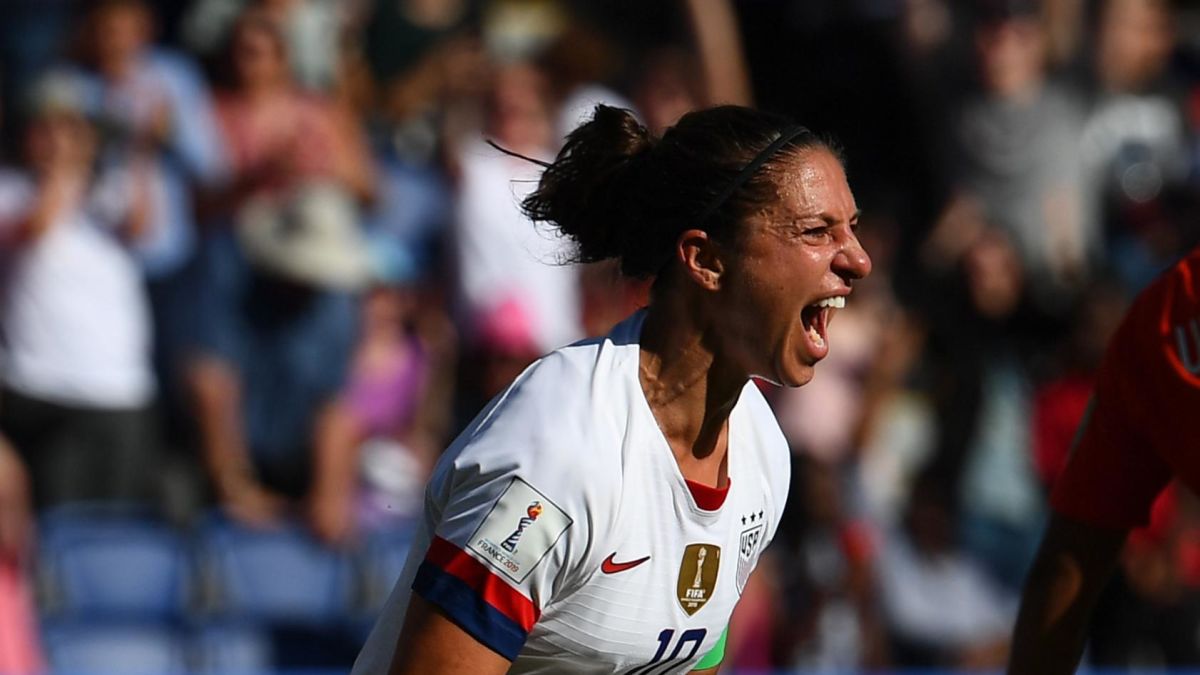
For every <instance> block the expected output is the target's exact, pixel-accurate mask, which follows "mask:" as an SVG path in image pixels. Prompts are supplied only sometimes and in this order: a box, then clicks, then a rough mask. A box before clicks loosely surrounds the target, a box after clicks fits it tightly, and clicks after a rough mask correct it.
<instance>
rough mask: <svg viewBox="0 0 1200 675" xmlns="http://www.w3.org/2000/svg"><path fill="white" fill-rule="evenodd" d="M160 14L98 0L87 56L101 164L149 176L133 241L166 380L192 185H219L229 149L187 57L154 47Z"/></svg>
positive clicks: (138, 0) (191, 226)
mask: <svg viewBox="0 0 1200 675" xmlns="http://www.w3.org/2000/svg"><path fill="white" fill-rule="evenodd" d="M154 20H155V17H154V14H153V12H152V10H151V9H150V7H149V6H148V5H147V4H146V3H145V2H144V1H143V0H101V1H100V2H97V3H95V4H94V5H93V6H92V7H91V9H90V11H89V13H88V14H87V18H86V21H85V23H84V26H83V29H84V30H83V40H82V56H83V59H84V62H85V64H86V66H87V67H88V69H89V70H88V72H89V75H90V77H89V82H90V84H91V85H92V86H94V87H95V89H96V95H97V96H98V97H99V99H100V101H99V105H100V115H101V119H102V122H103V126H102V129H103V131H104V133H103V134H102V136H101V139H100V140H101V143H102V146H101V156H102V158H103V161H104V164H105V165H106V166H109V165H110V166H114V167H119V168H123V169H124V170H131V169H133V168H135V167H136V170H138V171H140V172H142V173H143V174H144V175H145V176H146V177H147V181H148V187H149V190H150V196H151V199H150V203H149V213H148V215H147V218H146V223H145V227H144V228H143V231H142V233H141V234H140V236H138V237H137V238H136V239H134V240H132V241H131V242H130V244H131V246H132V248H133V251H134V252H135V253H136V255H137V256H138V258H139V259H140V261H141V263H142V269H143V271H144V273H145V275H146V279H147V282H148V287H149V295H150V301H151V310H152V317H153V321H154V329H155V330H154V336H155V348H156V349H155V351H156V357H157V358H156V370H157V371H158V376H159V382H160V383H163V384H169V383H170V382H171V381H172V374H173V372H174V365H173V359H174V358H175V357H177V356H178V355H177V354H176V345H178V343H179V341H180V339H181V336H180V335H179V334H178V329H179V327H180V326H181V325H183V320H182V319H181V318H180V316H179V314H180V313H181V312H185V311H187V307H186V303H185V301H184V298H182V297H181V293H183V290H182V288H181V286H182V283H183V282H182V277H183V276H184V267H185V266H186V265H187V264H188V263H189V262H190V261H191V260H192V257H193V255H194V253H195V248H196V244H195V241H196V236H197V235H196V223H195V222H194V216H193V213H194V211H195V204H194V203H193V199H192V193H193V187H200V188H209V189H211V188H213V187H215V186H216V185H217V184H218V183H219V182H220V181H221V180H222V178H223V177H224V173H225V157H224V152H223V148H222V138H221V135H220V132H219V130H218V128H217V121H216V117H215V115H214V112H213V106H212V100H211V98H210V95H209V90H208V85H207V83H205V82H204V81H203V79H202V78H201V75H200V73H199V72H198V71H197V69H196V68H195V66H194V65H193V64H192V62H191V61H190V60H189V59H188V58H187V57H186V56H184V55H183V54H180V53H177V52H173V51H170V50H167V49H164V48H161V47H155V46H152V44H151V39H152V37H153V29H154ZM162 391H163V394H164V397H165V398H167V399H171V396H170V394H171V393H173V392H172V390H171V389H170V387H164V388H163V389H162ZM171 402H172V403H174V401H173V400H171Z"/></svg>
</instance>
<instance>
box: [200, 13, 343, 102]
mask: <svg viewBox="0 0 1200 675" xmlns="http://www.w3.org/2000/svg"><path fill="white" fill-rule="evenodd" d="M359 4H361V3H360V2H355V1H353V0H351V1H341V2H339V1H337V0H197V1H196V2H194V3H192V7H191V8H190V10H189V11H188V12H187V14H186V15H185V16H184V17H183V28H182V32H183V40H184V42H186V43H187V44H188V45H189V46H190V47H191V48H192V50H194V51H195V52H196V53H198V54H201V55H203V56H208V57H214V56H216V55H218V54H220V53H221V51H222V50H223V49H224V48H225V46H226V44H227V42H228V39H229V37H230V36H231V35H232V34H233V32H234V30H235V26H236V25H237V22H238V20H239V18H240V17H241V16H242V15H243V14H244V13H245V12H246V11H247V10H257V11H260V12H262V13H263V14H265V15H266V16H268V17H270V19H271V20H272V21H274V22H275V23H276V24H278V25H279V27H280V31H281V34H282V35H283V38H284V41H285V42H286V43H287V54H288V64H289V67H290V69H291V73H292V78H293V80H294V81H295V83H296V84H297V85H298V86H300V87H301V88H304V89H310V90H313V91H321V92H329V91H331V90H332V89H334V88H335V87H336V86H337V84H338V83H339V81H338V75H340V74H341V71H340V68H341V59H340V56H341V51H340V50H341V42H342V31H343V29H344V28H345V26H346V24H347V22H348V20H349V14H350V13H351V11H352V10H353V9H354V8H355V6H357V5H359Z"/></svg>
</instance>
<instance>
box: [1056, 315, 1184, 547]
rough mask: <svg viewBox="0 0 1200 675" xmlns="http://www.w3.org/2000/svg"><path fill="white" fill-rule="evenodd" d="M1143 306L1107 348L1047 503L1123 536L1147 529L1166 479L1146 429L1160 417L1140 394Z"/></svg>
mask: <svg viewBox="0 0 1200 675" xmlns="http://www.w3.org/2000/svg"><path fill="white" fill-rule="evenodd" d="M1148 300H1149V298H1148V297H1144V298H1142V299H1141V300H1140V301H1139V303H1138V306H1135V307H1134V310H1132V311H1131V312H1130V314H1129V316H1127V317H1126V319H1125V321H1124V323H1123V324H1122V326H1121V328H1120V329H1119V330H1118V332H1117V334H1116V335H1115V336H1114V338H1113V340H1112V342H1111V343H1110V345H1109V348H1108V351H1107V353H1106V355H1105V359H1104V363H1103V364H1102V365H1101V368H1100V374H1099V377H1098V379H1097V382H1096V391H1095V393H1094V395H1093V397H1092V400H1091V402H1090V403H1089V405H1088V409H1087V412H1086V413H1085V414H1084V418H1083V421H1082V422H1081V423H1080V427H1079V431H1078V432H1077V434H1076V437H1075V444H1074V447H1073V448H1072V449H1071V454H1070V456H1069V457H1068V459H1067V464H1066V467H1065V468H1064V469H1063V472H1062V474H1061V476H1060V477H1059V479H1058V481H1057V482H1056V483H1055V485H1054V487H1053V492H1052V495H1051V505H1052V506H1053V508H1054V510H1055V511H1056V512H1058V513H1059V514H1061V515H1063V516H1066V517H1068V518H1071V519H1073V520H1078V521H1081V522H1085V523H1088V524H1091V525H1095V526H1097V527H1106V528H1112V529H1119V530H1124V529H1130V528H1133V527H1138V526H1141V525H1145V524H1146V523H1148V522H1149V519H1150V511H1151V508H1152V507H1153V504H1154V500H1155V498H1157V496H1158V494H1159V493H1160V492H1161V491H1162V490H1163V488H1165V487H1166V485H1167V483H1168V482H1169V481H1170V479H1171V475H1172V471H1171V467H1170V466H1169V465H1168V463H1167V461H1166V460H1165V459H1164V457H1163V455H1162V454H1161V452H1160V451H1161V448H1159V447H1157V446H1156V444H1155V442H1154V439H1153V438H1152V437H1151V434H1150V429H1149V427H1148V426H1147V425H1150V424H1153V423H1154V422H1153V421H1152V420H1153V419H1154V415H1155V414H1160V413H1161V411H1159V412H1158V413H1156V412H1155V410H1154V408H1155V407H1156V406H1155V404H1153V403H1152V402H1149V399H1148V397H1147V396H1146V394H1145V393H1144V392H1145V389H1146V382H1145V379H1146V378H1147V377H1148V376H1149V372H1148V371H1149V366H1148V362H1149V361H1150V359H1152V358H1153V356H1154V351H1153V349H1152V347H1151V345H1150V344H1147V343H1146V341H1145V340H1142V339H1139V335H1140V334H1141V332H1143V328H1144V327H1145V326H1146V325H1147V314H1148V313H1147V312H1146V307H1148V306H1150V305H1151V304H1152V303H1150V302H1149V301H1148Z"/></svg>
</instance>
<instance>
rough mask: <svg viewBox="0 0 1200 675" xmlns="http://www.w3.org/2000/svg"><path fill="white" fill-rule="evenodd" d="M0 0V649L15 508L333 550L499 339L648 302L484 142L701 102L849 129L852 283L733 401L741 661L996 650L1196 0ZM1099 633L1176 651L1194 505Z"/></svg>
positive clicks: (1179, 513) (1191, 174)
mask: <svg viewBox="0 0 1200 675" xmlns="http://www.w3.org/2000/svg"><path fill="white" fill-rule="evenodd" d="M3 12H4V19H3V21H2V22H0V139H2V147H3V151H2V154H0V165H2V167H3V168H0V336H2V339H0V433H2V434H3V438H0V561H2V562H0V596H2V597H0V670H6V669H7V670H10V671H12V672H24V671H22V670H21V669H22V668H30V669H36V665H32V666H31V665H29V664H37V663H38V662H39V656H38V655H37V654H36V640H35V639H33V637H32V634H33V633H34V632H36V626H35V624H34V623H31V622H30V621H32V619H33V618H34V617H28V618H29V619H30V621H27V622H26V624H27V628H25V629H22V628H20V627H19V626H21V625H22V623H21V622H20V621H15V620H14V621H8V620H4V619H3V617H5V616H20V615H21V613H22V612H25V614H30V613H31V612H30V607H31V605H30V603H29V601H28V599H27V595H26V594H24V592H12V593H9V592H7V591H3V588H4V587H6V585H8V584H11V585H12V586H13V587H14V588H18V589H20V588H21V587H22V586H24V587H26V589H27V588H28V586H29V580H30V579H36V578H37V576H38V574H39V562H38V557H37V555H36V552H37V522H38V518H39V516H44V515H45V514H48V513H53V512H54V511H55V510H56V509H62V508H64V507H69V506H71V505H77V504H95V503H112V504H138V505H140V506H142V507H145V508H150V509H153V510H155V511H156V512H158V513H160V514H161V515H162V516H163V517H164V518H165V519H166V520H168V521H169V522H171V523H174V524H175V526H176V527H179V528H183V529H186V528H188V527H190V526H191V525H193V524H194V523H195V522H197V520H198V519H199V518H201V517H202V516H203V515H204V514H206V513H210V512H212V511H213V510H214V509H219V510H220V511H222V512H224V513H225V514H226V515H227V516H228V517H230V518H232V519H233V520H235V521H237V522H240V523H242V524H244V525H246V526H249V527H252V528H262V529H267V530H269V529H270V528H274V527H280V526H283V525H284V524H287V523H293V524H294V523H303V524H304V527H306V528H307V530H308V531H309V532H310V533H311V536H313V537H314V538H315V539H316V540H318V541H320V542H321V543H322V545H323V546H327V547H333V548H338V549H354V548H355V547H356V546H360V545H361V542H363V541H364V540H365V538H366V537H368V536H369V535H370V533H372V532H377V531H383V530H394V529H403V528H406V527H408V524H409V523H410V522H411V519H412V518H413V517H414V516H415V515H416V514H417V512H418V510H419V508H420V500H421V491H422V487H423V483H424V480H425V478H426V475H427V473H428V471H429V469H430V468H431V466H432V463H433V462H434V461H435V460H436V458H437V456H438V453H439V452H440V451H441V449H442V448H444V447H445V445H446V444H447V442H448V441H449V440H450V439H451V438H453V436H454V434H455V433H456V432H457V430H458V429H461V428H462V427H463V426H464V425H465V424H466V422H467V421H469V420H470V418H471V417H472V416H473V415H474V414H475V413H476V412H477V411H478V410H479V409H480V408H481V407H482V406H483V404H484V403H485V402H486V401H487V400H488V399H489V398H490V397H492V396H493V395H494V394H496V393H497V392H499V391H501V390H502V389H503V388H504V387H505V386H506V385H507V383H508V382H510V381H511V380H512V378H513V377H515V376H516V374H518V373H519V372H520V371H521V370H522V369H523V368H524V367H525V366H526V365H527V364H529V363H530V362H531V361H532V360H533V359H535V358H536V357H537V356H538V355H539V354H541V353H544V352H546V351H548V350H551V349H554V348H556V347H558V346H561V345H563V344H566V343H569V342H571V341H573V340H575V339H577V338H580V337H583V336H587V335H597V334H603V333H604V332H606V331H607V330H608V328H609V327H610V326H612V325H613V324H614V323H616V322H617V321H619V320H620V319H622V318H624V317H625V316H626V315H627V314H628V313H629V312H631V311H632V310H633V309H635V308H636V307H638V306H640V305H641V304H643V303H644V302H645V300H646V297H647V296H646V293H647V288H646V286H645V285H644V284H634V283H629V282H625V281H622V280H621V279H620V278H619V277H618V275H617V271H616V270H615V269H614V268H613V267H612V266H610V265H606V264H595V265H589V266H580V265H572V264H567V263H566V262H565V261H566V260H569V259H570V251H569V250H568V249H566V248H564V244H563V242H562V241H561V240H560V239H559V238H557V237H556V236H555V235H554V233H553V232H551V231H548V230H546V229H545V228H542V227H539V226H536V225H534V224H532V223H530V222H528V221H527V220H526V219H524V218H523V216H522V215H521V214H520V212H519V211H518V208H517V203H518V201H519V200H520V198H521V197H522V196H523V195H524V194H526V193H527V192H528V191H529V190H530V189H531V188H532V186H533V185H534V182H535V181H536V180H537V176H538V171H539V167H538V166H537V164H536V162H532V161H526V160H523V159H520V158H517V157H513V156H510V155H506V154H502V153H501V152H500V151H499V150H498V149H496V148H494V147H492V146H491V145H489V144H488V141H492V142H494V143H495V144H497V145H499V146H501V147H503V148H505V149H507V150H510V151H512V152H514V153H519V154H520V155H524V156H526V157H528V158H531V159H533V160H539V159H540V160H548V159H550V158H552V157H553V156H554V154H555V153H556V151H557V148H558V146H559V144H560V143H561V142H562V139H563V137H564V136H565V134H566V133H568V132H569V131H570V130H571V129H572V128H573V127H574V126H575V125H576V124H577V123H578V122H579V121H580V120H582V119H586V117H587V115H588V114H589V112H590V110H591V108H592V107H593V106H594V105H595V104H596V103H607V104H612V105H618V106H621V107H627V108H630V109H632V110H634V111H635V112H636V114H637V115H638V116H639V117H640V118H641V119H642V120H643V121H644V123H645V124H646V125H647V126H648V127H650V128H651V129H653V130H655V131H661V130H663V129H665V128H666V127H668V126H670V125H671V124H672V123H673V121H674V120H676V119H678V117H679V116H680V115H681V114H683V113H684V112H687V111H688V110H692V109H695V108H698V107H704V106H707V105H712V104H716V103H726V102H729V103H739V104H745V105H755V106H758V107H762V108H765V109H770V110H775V111H779V112H783V113H786V114H788V115H790V116H792V117H794V118H796V119H797V120H798V121H800V122H801V123H803V124H806V125H808V126H810V127H812V128H814V129H816V130H819V131H821V132H822V133H826V134H829V135H831V136H832V137H833V138H835V139H836V140H837V141H838V143H839V144H840V145H841V146H842V147H843V148H844V150H845V154H846V157H847V165H848V172H849V177H850V182H851V186H852V187H853V189H854V191H855V194H856V197H857V199H858V203H859V205H860V206H861V207H862V209H863V218H862V227H861V237H862V239H863V241H864V244H865V246H866V248H867V250H868V251H869V252H870V254H871V255H872V257H873V259H874V262H875V273H874V274H873V275H872V276H871V277H870V278H869V279H867V280H866V281H864V282H863V283H861V284H860V285H858V287H857V288H856V290H855V293H854V296H853V298H852V301H851V302H850V303H849V304H848V306H847V307H846V309H844V310H841V311H839V313H838V316H837V320H836V322H835V323H834V324H833V326H832V328H831V339H832V345H833V349H832V352H831V354H830V356H829V358H827V359H826V360H825V362H824V363H822V365H821V366H820V367H819V369H818V375H817V377H816V379H815V380H814V381H813V382H812V383H811V384H810V385H808V386H806V387H803V388H800V389H796V390H776V389H770V390H769V391H767V394H768V397H769V398H770V400H771V401H772V403H773V405H774V406H775V409H776V412H777V414H778V417H779V420H780V422H781V425H782V426H783V428H784V431H785V433H786V435H787V437H788V439H789V442H790V444H791V446H792V449H793V454H794V472H793V476H794V479H793V485H792V490H791V496H790V502H789V505H788V517H787V518H786V520H785V522H784V523H783V524H782V526H781V529H780V535H779V537H778V539H777V542H776V544H775V545H774V546H773V547H772V549H771V551H770V555H769V557H768V558H765V559H764V561H763V563H762V566H761V571H760V572H759V573H757V574H756V575H755V576H754V578H753V580H752V582H751V584H750V585H749V586H748V587H747V589H746V591H745V594H744V597H743V599H742V604H741V606H740V607H739V610H738V613H737V614H736V616H735V622H734V625H733V628H732V631H731V632H732V636H731V641H730V644H731V652H730V656H729V660H730V662H731V663H732V664H734V665H736V666H738V667H741V668H746V669H824V668H837V669H853V668H873V669H874V668H884V667H945V668H994V667H997V666H999V665H1001V664H1003V662H1004V659H1005V656H1006V651H1007V639H1008V634H1009V632H1010V629H1011V625H1012V623H1013V620H1014V615H1015V608H1016V603H1017V595H1018V593H1019V590H1020V586H1021V583H1022V579H1023V576H1024V573H1025V570H1026V567H1027V566H1028V564H1029V562H1030V561H1031V558H1032V555H1033V552H1034V550H1035V548H1036V546H1037V543H1038V541H1039V537H1040V534H1041V528H1042V526H1043V523H1044V521H1045V518H1046V509H1047V506H1046V495H1047V491H1048V489H1049V488H1050V486H1052V485H1053V483H1054V480H1055V477H1056V476H1057V474H1058V472H1059V471H1060V470H1061V468H1062V465H1063V463H1064V461H1065V460H1066V457H1067V455H1068V452H1069V449H1070V445H1071V440H1072V437H1073V434H1074V430H1075V427H1076V426H1077V424H1078V422H1079V420H1080V419H1081V417H1082V415H1083V414H1084V410H1085V408H1086V404H1087V400H1088V397H1089V392H1090V388H1091V384H1092V378H1093V374H1094V371H1095V368H1096V366H1097V364H1098V362H1099V359H1100V357H1101V355H1102V354H1103V351H1104V348H1105V345H1106V342H1107V338H1108V336H1109V335H1110V334H1111V333H1112V331H1113V330H1114V329H1115V327H1116V325H1117V322H1118V321H1119V320H1120V318H1121V316H1122V313H1123V310H1124V308H1125V307H1126V305H1127V303H1128V302H1129V300H1130V299H1131V298H1132V296H1133V295H1134V294H1136V292H1137V291H1138V290H1139V289H1140V288H1141V287H1142V286H1144V285H1145V284H1146V283H1147V282H1148V281H1149V280H1150V279H1152V278H1153V277H1154V276H1155V275H1156V274H1157V273H1158V272H1159V271H1160V270H1162V269H1164V267H1165V266H1167V265H1168V264H1170V263H1171V262H1172V261H1173V260H1175V259H1176V258H1177V257H1178V256H1179V255H1180V254H1181V253H1182V252H1184V251H1186V250H1188V249H1189V248H1190V247H1191V246H1193V245H1195V244H1196V243H1197V242H1198V241H1200V219H1197V216H1200V172H1198V171H1197V170H1198V169H1200V144H1198V143H1197V139H1198V138H1200V136H1198V135H1197V132H1198V131H1200V3H1189V2H1169V1H1168V0H1041V1H1040V2H1039V1H1037V0H971V1H967V0H963V1H962V2H959V1H958V0H765V1H763V0H756V1H748V0H741V1H734V0H662V1H660V2H640V1H638V0H608V1H601V0H191V2H167V1H159V2H153V1H151V0H91V1H84V0H7V1H6V2H5V3H4V7H3ZM23 598H25V599H23ZM35 604H36V603H35ZM34 611H36V610H34ZM6 612H9V614H6ZM22 631H25V632H26V633H29V635H27V636H24V637H20V636H22V635H24V633H22ZM15 635H16V636H17V637H14V636H15ZM1092 636H1093V640H1092V642H1091V647H1090V648H1089V652H1088V656H1087V657H1086V658H1087V659H1089V660H1090V662H1091V663H1093V664H1094V665H1098V666H1107V667H1124V666H1131V665H1165V666H1200V502H1197V500H1196V499H1195V498H1194V497H1193V496H1192V495H1190V494H1188V493H1186V492H1185V491H1183V490H1178V489H1174V488H1172V489H1170V490H1168V492H1167V493H1165V494H1164V495H1163V496H1162V497H1161V498H1160V500H1159V502H1158V505H1157V506H1156V510H1155V518H1154V522H1153V523H1152V524H1151V525H1150V526H1149V527H1148V528H1145V529H1144V530H1140V531H1138V532H1137V533H1136V534H1135V535H1134V536H1133V537H1132V538H1131V540H1130V542H1129V544H1128V546H1127V550H1126V552H1125V554H1124V556H1123V559H1122V564H1121V570H1120V574H1119V577H1118V579H1117V580H1116V581H1115V582H1114V583H1113V584H1112V586H1111V587H1110V588H1109V590H1108V591H1107V592H1106V595H1105V598H1104V600H1103V602H1102V606H1101V608H1100V611H1099V612H1098V614H1097V617H1096V620H1095V621H1094V625H1093V626H1092ZM14 644H17V645H24V647H23V648H16V647H12V645H14ZM6 645H9V647H8V648H7V651H6ZM6 654H7V656H6ZM6 658H7V659H9V661H8V662H7V663H6V662H5V660H4V659H6ZM14 664H15V665H14ZM21 664H25V665H24V666H22V665H21Z"/></svg>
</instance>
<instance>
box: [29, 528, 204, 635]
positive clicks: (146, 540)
mask: <svg viewBox="0 0 1200 675" xmlns="http://www.w3.org/2000/svg"><path fill="white" fill-rule="evenodd" d="M38 568H39V575H40V583H41V587H42V590H43V594H42V596H43V597H42V601H43V602H42V605H43V614H44V615H46V616H52V617H57V618H62V619H94V620H110V619H113V620H124V621H151V620H177V619H180V618H182V617H183V616H184V615H185V613H186V610H187V604H188V600H189V594H190V591H191V588H192V583H191V581H192V579H191V576H192V566H191V564H190V556H189V550H188V547H187V545H186V544H185V542H184V540H183V537H182V536H181V535H180V534H179V533H178V532H176V531H175V530H173V529H172V528H170V527H168V526H166V525H164V524H163V523H161V522H160V521H157V520H155V519H153V518H150V517H148V516H146V515H144V514H139V513H136V512H129V511H113V510H111V509H92V508H75V507H68V508H62V509H57V510H55V511H52V512H50V513H48V514H46V515H44V516H43V517H42V518H41V521H40V527H39V538H38Z"/></svg>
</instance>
